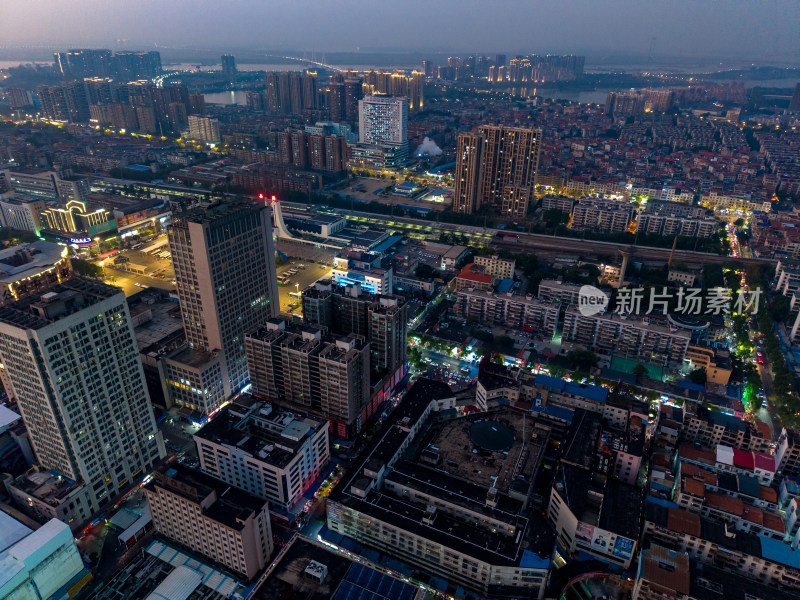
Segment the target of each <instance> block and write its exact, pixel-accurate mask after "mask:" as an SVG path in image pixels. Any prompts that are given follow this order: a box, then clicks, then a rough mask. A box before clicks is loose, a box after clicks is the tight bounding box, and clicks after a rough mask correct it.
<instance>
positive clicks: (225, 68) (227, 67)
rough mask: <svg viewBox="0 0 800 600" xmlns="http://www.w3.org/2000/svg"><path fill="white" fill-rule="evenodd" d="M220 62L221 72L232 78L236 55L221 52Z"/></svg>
mask: <svg viewBox="0 0 800 600" xmlns="http://www.w3.org/2000/svg"><path fill="white" fill-rule="evenodd" d="M220 61H221V63H222V74H223V75H224V76H225V77H229V78H233V77H235V76H236V57H235V56H233V54H223V55H222V56H221V57H220Z"/></svg>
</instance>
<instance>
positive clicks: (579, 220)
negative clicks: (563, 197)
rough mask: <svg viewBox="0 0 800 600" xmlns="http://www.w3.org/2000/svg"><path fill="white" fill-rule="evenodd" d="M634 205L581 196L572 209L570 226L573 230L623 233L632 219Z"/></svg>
mask: <svg viewBox="0 0 800 600" xmlns="http://www.w3.org/2000/svg"><path fill="white" fill-rule="evenodd" d="M634 213H635V207H634V205H633V204H630V203H628V202H618V201H616V200H604V199H600V198H581V199H580V200H579V201H578V204H576V205H575V207H574V208H573V209H572V221H571V224H570V225H571V227H572V229H574V230H575V231H606V232H609V233H623V232H625V231H627V230H628V226H629V225H630V223H631V221H632V220H633V217H634Z"/></svg>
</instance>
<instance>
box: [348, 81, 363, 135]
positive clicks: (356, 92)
mask: <svg viewBox="0 0 800 600" xmlns="http://www.w3.org/2000/svg"><path fill="white" fill-rule="evenodd" d="M363 97H364V83H363V81H362V80H361V78H360V77H347V78H346V79H345V80H344V120H345V121H347V122H348V123H353V124H355V123H357V122H358V118H359V117H358V115H359V109H360V107H359V103H360V102H361V99H362V98H363Z"/></svg>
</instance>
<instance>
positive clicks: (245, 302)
mask: <svg viewBox="0 0 800 600" xmlns="http://www.w3.org/2000/svg"><path fill="white" fill-rule="evenodd" d="M168 238H169V247H170V253H171V254H172V263H173V266H174V268H175V280H176V282H177V283H176V287H177V289H178V299H179V301H180V306H181V311H182V314H183V326H184V330H185V332H186V341H187V343H188V347H185V348H182V349H181V350H180V351H178V352H176V353H175V354H174V355H172V356H170V357H169V358H168V359H167V361H166V363H167V376H166V380H167V381H166V383H167V392H168V393H170V394H171V397H172V398H173V399H174V400H175V401H176V402H178V403H180V404H183V405H186V406H189V407H191V408H193V409H194V410H198V411H200V412H202V413H204V414H208V413H210V412H213V411H214V410H215V409H217V408H218V407H219V406H220V404H222V402H224V401H225V400H227V399H228V398H229V397H230V396H231V395H233V394H235V393H237V392H239V391H240V390H241V389H242V388H243V387H245V386H246V385H247V384H248V383H249V381H250V379H249V376H248V373H247V359H246V358H245V351H244V335H245V333H247V332H248V331H251V330H253V329H255V328H257V327H259V326H261V325H263V324H264V323H266V322H267V320H268V319H270V318H272V317H274V316H276V315H277V314H278V310H279V306H278V282H277V278H276V275H275V250H274V247H273V242H272V217H271V214H270V209H269V208H267V207H266V206H263V205H257V204H253V203H251V202H248V201H245V200H241V199H225V200H219V201H216V202H214V203H213V204H211V205H210V206H201V207H197V208H193V209H189V210H186V211H183V212H181V213H177V214H173V218H172V225H171V226H170V228H169V230H168Z"/></svg>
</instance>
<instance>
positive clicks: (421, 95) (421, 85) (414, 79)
mask: <svg viewBox="0 0 800 600" xmlns="http://www.w3.org/2000/svg"><path fill="white" fill-rule="evenodd" d="M424 104H425V73H422V72H421V71H412V72H411V83H410V84H409V87H408V107H409V108H410V109H411V110H422V108H423V107H424Z"/></svg>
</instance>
